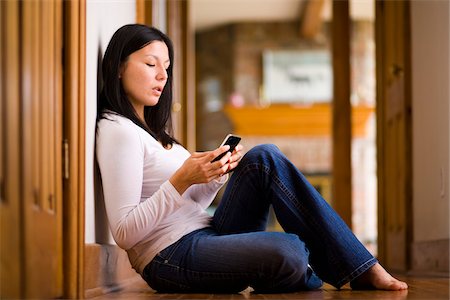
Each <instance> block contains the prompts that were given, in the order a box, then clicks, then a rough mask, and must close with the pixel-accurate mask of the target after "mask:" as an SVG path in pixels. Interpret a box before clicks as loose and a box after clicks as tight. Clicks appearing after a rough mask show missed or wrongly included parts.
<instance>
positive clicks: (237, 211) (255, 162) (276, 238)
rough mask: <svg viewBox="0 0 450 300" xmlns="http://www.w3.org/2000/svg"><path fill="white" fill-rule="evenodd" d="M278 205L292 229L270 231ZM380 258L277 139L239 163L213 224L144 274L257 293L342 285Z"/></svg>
mask: <svg viewBox="0 0 450 300" xmlns="http://www.w3.org/2000/svg"><path fill="white" fill-rule="evenodd" d="M270 205H272V206H273V209H274V212H275V215H276V216H277V219H278V222H279V223H280V225H281V226H282V227H283V229H284V231H285V233H281V232H265V231H264V230H265V228H266V224H267V220H268V213H269V207H270ZM376 263H377V260H376V259H375V258H374V257H373V256H372V255H371V254H370V253H369V252H368V251H367V250H366V248H365V247H364V246H363V245H362V244H361V243H360V242H359V241H358V239H357V238H356V237H355V236H354V234H353V233H352V232H351V230H350V229H349V228H348V227H347V225H346V224H345V223H344V222H343V220H342V219H341V218H340V217H339V216H338V215H337V214H336V212H335V211H334V210H333V209H332V208H331V207H330V206H329V205H328V203H327V202H326V201H325V200H324V199H323V198H322V197H321V196H320V194H319V193H318V192H317V191H316V190H315V189H314V187H312V186H311V184H310V183H309V182H308V181H307V180H306V179H305V177H304V176H303V175H302V174H301V173H300V172H299V170H298V169H297V168H296V167H295V166H294V165H293V164H292V163H291V162H290V161H289V160H288V159H287V158H286V157H285V156H284V155H283V154H282V153H281V152H280V151H279V149H278V148H277V147H276V146H274V145H260V146H257V147H254V148H253V149H251V150H250V151H249V152H248V153H247V154H246V155H245V156H244V157H243V158H242V160H241V162H240V164H239V166H238V167H237V168H236V169H235V170H234V173H233V175H232V176H231V178H230V180H229V183H228V185H227V187H226V190H225V193H224V195H223V198H222V200H221V202H220V204H219V207H218V208H217V210H216V212H215V214H214V217H213V220H212V224H211V227H208V228H204V229H200V230H197V231H194V232H191V233H189V234H187V235H185V236H184V237H183V238H181V239H180V240H179V241H177V242H176V243H174V244H172V245H171V246H169V247H167V248H166V249H164V250H163V251H161V252H160V253H159V254H158V255H157V256H156V257H155V258H154V259H153V260H152V261H151V262H150V263H149V264H148V265H147V266H146V268H145V269H144V272H143V278H144V279H145V280H146V281H147V282H148V284H149V285H150V286H151V287H152V288H154V289H156V290H157V291H160V292H183V293H186V292H210V293H234V292H239V291H242V290H243V289H245V288H246V287H248V286H251V287H252V288H253V289H254V290H255V292H257V293H282V292H292V291H299V290H311V289H317V288H320V287H321V286H322V280H323V281H325V282H328V283H330V284H331V285H333V286H335V287H337V288H340V287H341V286H342V285H344V284H345V283H347V282H349V281H351V280H353V279H355V278H356V277H358V276H359V275H361V274H362V273H364V272H365V271H367V270H368V269H369V268H370V267H371V266H373V265H374V264H376Z"/></svg>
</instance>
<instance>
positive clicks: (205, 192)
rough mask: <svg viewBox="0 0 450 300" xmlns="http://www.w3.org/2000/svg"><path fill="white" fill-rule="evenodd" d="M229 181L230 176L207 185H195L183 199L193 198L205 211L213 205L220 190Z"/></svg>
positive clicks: (185, 193)
mask: <svg viewBox="0 0 450 300" xmlns="http://www.w3.org/2000/svg"><path fill="white" fill-rule="evenodd" d="M227 180H228V174H226V175H225V176H222V177H220V178H219V179H216V180H213V181H211V182H209V183H206V184H194V185H192V186H190V187H189V188H188V189H187V190H186V191H185V192H184V194H183V197H188V198H191V199H192V200H194V201H195V202H197V203H198V204H200V206H201V207H202V208H203V209H206V208H208V207H209V206H210V205H211V203H212V201H213V200H214V198H215V197H216V195H217V193H218V192H219V189H220V188H221V187H222V186H223V185H224V184H225V182H227Z"/></svg>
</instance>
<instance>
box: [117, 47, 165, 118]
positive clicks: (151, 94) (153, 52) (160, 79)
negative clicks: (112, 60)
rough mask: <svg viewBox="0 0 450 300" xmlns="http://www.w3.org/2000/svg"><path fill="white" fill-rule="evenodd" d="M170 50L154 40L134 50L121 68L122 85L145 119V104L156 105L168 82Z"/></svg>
mask: <svg viewBox="0 0 450 300" xmlns="http://www.w3.org/2000/svg"><path fill="white" fill-rule="evenodd" d="M169 65H170V59H169V50H168V48H167V46H166V44H165V43H164V42H161V41H154V42H151V43H150V44H148V45H147V46H145V47H143V48H141V49H139V50H138V51H136V52H133V53H132V54H130V55H129V56H128V59H127V60H126V61H125V62H124V63H123V64H122V66H121V68H120V78H121V82H122V87H123V89H124V91H125V93H126V94H127V96H128V99H129V100H130V102H131V104H132V105H133V107H134V109H135V110H136V112H137V113H138V115H139V116H140V117H141V118H142V119H143V116H144V106H153V105H156V104H157V103H158V101H159V97H160V96H161V93H162V91H163V89H164V86H165V85H166V82H167V71H166V70H167V68H168V67H169Z"/></svg>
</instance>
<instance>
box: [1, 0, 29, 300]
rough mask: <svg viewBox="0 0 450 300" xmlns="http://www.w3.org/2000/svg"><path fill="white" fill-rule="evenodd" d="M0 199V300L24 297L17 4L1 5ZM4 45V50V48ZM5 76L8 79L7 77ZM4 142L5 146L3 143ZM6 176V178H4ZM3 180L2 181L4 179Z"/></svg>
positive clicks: (3, 3)
mask: <svg viewBox="0 0 450 300" xmlns="http://www.w3.org/2000/svg"><path fill="white" fill-rule="evenodd" d="M0 10H1V11H0V31H1V34H0V41H1V47H0V48H1V49H0V52H1V55H0V60H1V70H2V72H1V75H0V76H1V80H0V82H1V100H0V103H1V117H0V119H1V129H0V130H2V141H1V146H0V147H1V148H2V156H1V157H0V159H1V160H2V164H1V165H2V181H3V184H2V187H1V189H2V191H1V193H2V199H1V202H0V262H1V270H0V286H1V291H0V298H12V299H20V298H23V297H24V281H23V274H24V256H23V252H24V251H23V238H22V236H23V227H24V226H23V222H21V220H23V216H22V213H21V212H22V199H23V190H22V188H21V177H22V174H21V169H22V167H21V164H22V161H21V148H22V143H21V134H20V120H21V118H20V99H21V98H20V97H21V95H20V75H19V72H20V69H19V68H20V63H19V62H20V31H19V28H20V26H19V2H18V1H0ZM6 45H7V46H6ZM6 74H7V76H6ZM3 142H4V143H3ZM6 174H8V176H6ZM3 176H4V177H3Z"/></svg>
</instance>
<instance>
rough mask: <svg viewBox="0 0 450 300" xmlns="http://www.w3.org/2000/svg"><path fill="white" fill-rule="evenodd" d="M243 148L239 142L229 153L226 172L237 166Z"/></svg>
mask: <svg viewBox="0 0 450 300" xmlns="http://www.w3.org/2000/svg"><path fill="white" fill-rule="evenodd" d="M243 148H244V147H243V146H242V145H241V144H239V145H237V146H236V148H234V150H233V152H232V153H231V156H230V159H229V160H228V164H229V165H228V169H227V171H226V173H229V172H231V171H233V169H234V168H236V167H237V166H238V164H239V162H240V161H241V158H242V156H243V154H242V149H243Z"/></svg>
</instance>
